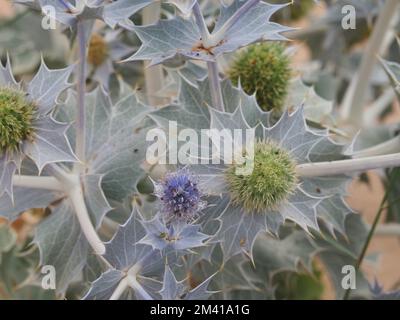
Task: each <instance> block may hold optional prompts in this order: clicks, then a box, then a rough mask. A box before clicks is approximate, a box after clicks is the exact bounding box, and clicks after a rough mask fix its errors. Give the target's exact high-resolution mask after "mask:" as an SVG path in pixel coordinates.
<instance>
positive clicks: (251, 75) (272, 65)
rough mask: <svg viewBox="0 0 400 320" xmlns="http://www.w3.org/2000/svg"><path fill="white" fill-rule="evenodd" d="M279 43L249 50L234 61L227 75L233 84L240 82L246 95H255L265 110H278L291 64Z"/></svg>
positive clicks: (282, 100) (286, 84)
mask: <svg viewBox="0 0 400 320" xmlns="http://www.w3.org/2000/svg"><path fill="white" fill-rule="evenodd" d="M284 50H285V48H284V46H283V45H281V44H279V43H271V42H265V43H261V44H256V45H252V46H250V47H248V48H247V49H246V50H245V51H243V52H241V53H239V54H238V55H237V57H236V59H235V60H234V62H233V64H232V66H231V68H230V70H229V72H228V75H229V78H230V79H231V80H232V82H233V84H234V85H236V86H237V85H238V83H239V81H240V84H241V86H242V88H243V89H244V91H245V92H246V93H247V94H253V93H254V92H256V98H257V102H258V104H259V105H260V107H261V108H262V109H263V110H265V111H270V110H275V111H281V110H282V109H283V106H284V101H285V97H286V94H287V91H288V87H289V81H290V76H291V69H290V61H289V58H288V57H287V56H286V54H285V52H284Z"/></svg>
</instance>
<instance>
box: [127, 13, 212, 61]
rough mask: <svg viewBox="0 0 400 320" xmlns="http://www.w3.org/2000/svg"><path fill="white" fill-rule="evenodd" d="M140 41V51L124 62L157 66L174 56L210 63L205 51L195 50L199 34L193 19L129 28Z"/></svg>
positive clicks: (210, 58) (162, 21) (163, 21)
mask: <svg viewBox="0 0 400 320" xmlns="http://www.w3.org/2000/svg"><path fill="white" fill-rule="evenodd" d="M131 29H132V30H133V31H135V32H136V34H137V36H138V37H139V39H140V40H141V41H142V46H141V47H140V49H139V50H138V51H137V52H136V53H135V54H134V55H133V56H131V57H130V58H128V59H126V60H125V61H137V60H151V64H158V63H161V62H163V61H165V60H168V59H171V58H174V57H175V56H177V55H179V56H183V57H187V58H189V59H200V60H205V61H212V60H213V57H211V56H210V55H209V54H208V53H207V52H206V51H204V52H203V51H201V50H197V49H196V48H195V46H196V44H198V43H199V41H200V38H201V36H200V32H199V30H198V28H197V25H196V23H195V22H194V21H193V19H191V18H190V19H184V18H181V17H176V18H173V19H171V20H160V21H159V22H158V23H157V24H155V25H149V26H133V27H131Z"/></svg>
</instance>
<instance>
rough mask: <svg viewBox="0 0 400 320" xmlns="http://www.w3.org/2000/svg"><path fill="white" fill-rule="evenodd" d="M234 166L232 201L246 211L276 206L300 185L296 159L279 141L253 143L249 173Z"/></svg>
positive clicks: (230, 176) (231, 170) (230, 179)
mask: <svg viewBox="0 0 400 320" xmlns="http://www.w3.org/2000/svg"><path fill="white" fill-rule="evenodd" d="M236 169H237V167H236V166H235V165H233V166H232V167H231V168H229V170H228V172H227V180H228V184H229V190H230V194H231V198H232V200H233V203H234V204H236V205H238V206H241V207H243V208H244V209H245V211H247V212H262V211H265V210H269V209H270V210H273V209H276V208H277V207H278V206H279V205H280V204H282V203H283V202H284V201H286V200H287V198H288V197H289V195H290V194H292V193H293V191H294V190H295V188H296V186H297V177H296V172H295V162H294V161H293V160H292V158H291V157H290V155H289V153H288V152H287V151H285V150H283V149H282V148H280V147H278V146H277V145H276V144H274V143H272V142H269V141H263V142H257V143H256V144H255V146H254V168H253V171H252V173H251V174H249V175H238V174H237V170H236Z"/></svg>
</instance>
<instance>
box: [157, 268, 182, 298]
mask: <svg viewBox="0 0 400 320" xmlns="http://www.w3.org/2000/svg"><path fill="white" fill-rule="evenodd" d="M185 289H186V286H185V284H184V283H183V282H178V281H177V280H176V278H175V275H174V273H173V272H172V270H171V268H170V267H169V266H165V272H164V280H163V286H162V289H161V291H160V295H161V297H162V299H163V300H175V299H178V298H180V297H181V296H182V295H183V294H184V292H185Z"/></svg>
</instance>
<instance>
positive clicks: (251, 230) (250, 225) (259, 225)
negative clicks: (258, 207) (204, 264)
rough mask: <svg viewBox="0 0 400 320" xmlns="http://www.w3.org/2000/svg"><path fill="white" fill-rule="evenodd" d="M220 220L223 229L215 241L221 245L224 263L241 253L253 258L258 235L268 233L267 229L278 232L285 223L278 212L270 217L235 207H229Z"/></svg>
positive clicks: (219, 231) (269, 215)
mask: <svg viewBox="0 0 400 320" xmlns="http://www.w3.org/2000/svg"><path fill="white" fill-rule="evenodd" d="M219 220H220V221H221V227H220V230H218V233H217V234H216V236H215V237H214V240H219V241H220V243H221V247H222V251H223V254H224V261H226V260H228V259H230V258H231V257H233V256H235V255H237V254H239V253H241V252H242V253H245V254H247V255H249V256H251V254H252V247H253V245H254V241H255V239H256V237H257V236H258V234H259V233H260V232H262V231H264V232H266V231H267V228H268V230H269V229H271V230H273V231H277V226H278V227H279V226H280V225H281V224H282V223H283V218H282V216H281V215H280V214H279V213H278V212H268V215H266V214H264V213H262V214H257V213H247V212H244V210H243V209H242V208H240V207H235V206H230V207H228V208H227V209H226V210H225V211H224V212H223V214H222V215H221V217H220V218H219Z"/></svg>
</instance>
